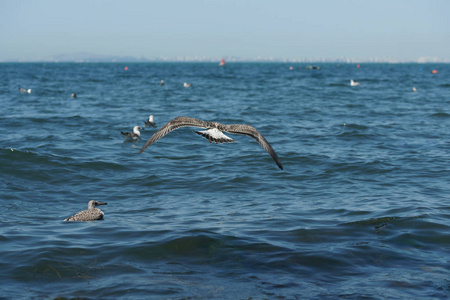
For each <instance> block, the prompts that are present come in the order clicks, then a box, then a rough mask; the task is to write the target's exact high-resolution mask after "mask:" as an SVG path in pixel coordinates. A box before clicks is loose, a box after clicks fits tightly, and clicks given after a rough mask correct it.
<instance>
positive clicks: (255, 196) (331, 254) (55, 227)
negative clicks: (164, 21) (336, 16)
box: [0, 63, 450, 299]
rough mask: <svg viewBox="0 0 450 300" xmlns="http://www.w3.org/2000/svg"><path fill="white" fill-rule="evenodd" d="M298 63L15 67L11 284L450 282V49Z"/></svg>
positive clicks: (0, 235) (2, 239)
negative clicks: (222, 127) (90, 214)
mask: <svg viewBox="0 0 450 300" xmlns="http://www.w3.org/2000/svg"><path fill="white" fill-rule="evenodd" d="M125 66H128V70H127V71H125V70H124V67H125ZM289 66H290V65H289V64H282V63H280V64H278V63H272V64H259V63H253V64H251V63H239V64H227V65H226V66H225V67H218V65H217V64H209V63H195V64H194V63H193V64H189V63H184V64H177V63H149V64H128V65H125V64H39V63H38V64H0V105H1V111H2V113H1V115H0V130H1V132H2V134H1V137H2V138H1V141H0V176H1V177H0V178H1V180H0V225H1V226H0V280H1V283H2V284H1V287H0V297H2V298H3V297H4V298H5V299H54V298H57V297H63V298H84V299H132V298H136V299H138V298H146V299H148V298H154V299H264V298H265V299H304V298H320V299H336V298H342V299H385V298H390V299H414V298H416V299H423V298H437V299H439V298H440V299H446V298H448V297H449V296H450V196H449V184H450V168H449V162H450V155H449V153H450V130H449V128H450V65H448V64H436V65H431V64H430V65H418V64H363V65H361V68H357V67H356V66H355V65H353V64H341V65H337V64H324V65H321V67H322V68H321V69H320V70H308V69H306V68H305V65H301V64H294V65H293V67H294V69H293V70H289ZM433 69H436V70H437V71H438V73H437V74H433V73H432V72H431V71H432V70H433ZM161 79H164V80H165V83H166V84H165V85H164V86H160V85H159V81H160V80H161ZM350 79H354V80H356V81H360V82H361V85H360V86H357V87H351V86H350V84H349V83H350V82H349V81H350ZM183 82H191V83H193V86H192V87H191V88H184V87H183ZM18 86H21V87H23V88H30V89H32V93H31V94H21V93H20V92H19V91H18ZM413 86H415V87H417V90H418V92H416V93H413V92H412V91H411V89H412V87H413ZM71 93H77V95H78V98H76V99H71V98H70V95H71ZM150 114H153V115H154V116H155V121H156V123H157V125H158V128H159V127H161V126H162V125H164V124H165V123H166V122H168V121H169V120H171V119H172V118H175V117H177V116H190V117H195V118H199V119H204V120H214V121H219V122H222V123H227V124H232V123H246V124H250V125H253V126H254V127H256V128H257V129H258V130H259V131H260V132H261V133H262V134H263V135H264V136H265V137H266V139H267V140H268V141H269V142H270V143H271V144H272V146H273V148H274V150H275V151H276V152H277V154H278V156H279V158H280V160H281V162H282V163H283V166H284V171H281V170H279V169H278V167H277V166H276V164H275V163H274V161H273V160H272V159H271V157H270V156H269V155H268V154H267V153H266V152H265V151H264V150H263V149H262V148H261V147H260V146H259V145H258V144H257V143H256V142H255V141H254V140H253V139H251V138H249V137H247V136H239V135H231V136H230V137H232V138H234V139H235V140H236V143H231V144H219V145H216V144H214V143H213V144H210V143H209V142H208V141H207V140H205V139H204V138H203V137H201V136H198V135H196V134H195V133H194V132H193V131H194V130H195V128H182V129H178V130H176V131H174V132H172V133H170V134H168V135H167V136H166V137H164V138H163V139H161V140H159V141H158V142H157V143H155V144H154V145H151V146H150V147H149V148H148V149H147V150H146V151H145V152H144V153H142V154H138V152H139V149H140V147H141V146H142V145H143V144H144V142H145V140H147V139H148V138H149V137H150V136H151V135H152V134H153V133H154V132H155V130H157V129H154V128H146V129H145V130H144V131H142V137H143V140H142V141H140V142H137V143H124V142H123V139H122V137H121V135H120V131H131V129H132V127H133V126H135V125H140V126H143V125H144V120H146V119H147V118H148V116H149V115H150ZM91 199H96V200H100V201H106V202H108V205H107V206H103V207H101V208H102V209H103V211H104V212H105V219H104V220H103V221H97V222H70V223H69V222H63V220H64V219H65V218H66V217H69V216H71V215H73V214H75V213H77V212H79V211H81V210H84V209H86V208H87V203H88V201H89V200H91Z"/></svg>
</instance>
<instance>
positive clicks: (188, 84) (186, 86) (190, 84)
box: [183, 82, 192, 88]
mask: <svg viewBox="0 0 450 300" xmlns="http://www.w3.org/2000/svg"><path fill="white" fill-rule="evenodd" d="M183 86H184V87H185V88H188V87H191V86H192V83H187V82H185V83H184V84H183Z"/></svg>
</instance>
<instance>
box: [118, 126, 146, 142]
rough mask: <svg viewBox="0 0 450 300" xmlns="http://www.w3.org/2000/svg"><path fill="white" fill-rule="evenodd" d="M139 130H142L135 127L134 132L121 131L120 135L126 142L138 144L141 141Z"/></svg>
mask: <svg viewBox="0 0 450 300" xmlns="http://www.w3.org/2000/svg"><path fill="white" fill-rule="evenodd" d="M139 129H142V128H141V127H139V126H134V127H133V132H123V131H121V132H120V134H121V135H122V137H123V139H124V140H125V141H126V142H136V141H139V140H140V139H141V132H140V131H139Z"/></svg>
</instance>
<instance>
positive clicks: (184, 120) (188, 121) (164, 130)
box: [139, 117, 209, 153]
mask: <svg viewBox="0 0 450 300" xmlns="http://www.w3.org/2000/svg"><path fill="white" fill-rule="evenodd" d="M208 123H209V122H205V121H202V120H199V119H195V118H189V117H178V118H175V119H173V120H171V121H169V122H168V123H167V124H166V125H164V126H163V127H161V128H160V129H159V130H158V131H156V132H155V133H154V134H153V135H152V137H151V138H150V139H148V141H147V142H145V144H144V146H142V148H141V150H140V151H139V153H142V152H144V150H145V149H147V147H148V146H150V145H151V144H153V143H154V142H156V141H157V140H159V139H160V138H162V137H163V136H165V135H166V134H168V133H169V132H171V131H174V130H175V129H178V128H181V127H201V128H208Z"/></svg>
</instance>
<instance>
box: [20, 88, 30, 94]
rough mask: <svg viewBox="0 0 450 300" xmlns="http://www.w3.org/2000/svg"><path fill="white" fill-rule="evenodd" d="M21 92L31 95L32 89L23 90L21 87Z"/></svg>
mask: <svg viewBox="0 0 450 300" xmlns="http://www.w3.org/2000/svg"><path fill="white" fill-rule="evenodd" d="M19 91H20V92H21V93H22V94H31V89H23V88H21V87H19Z"/></svg>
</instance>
